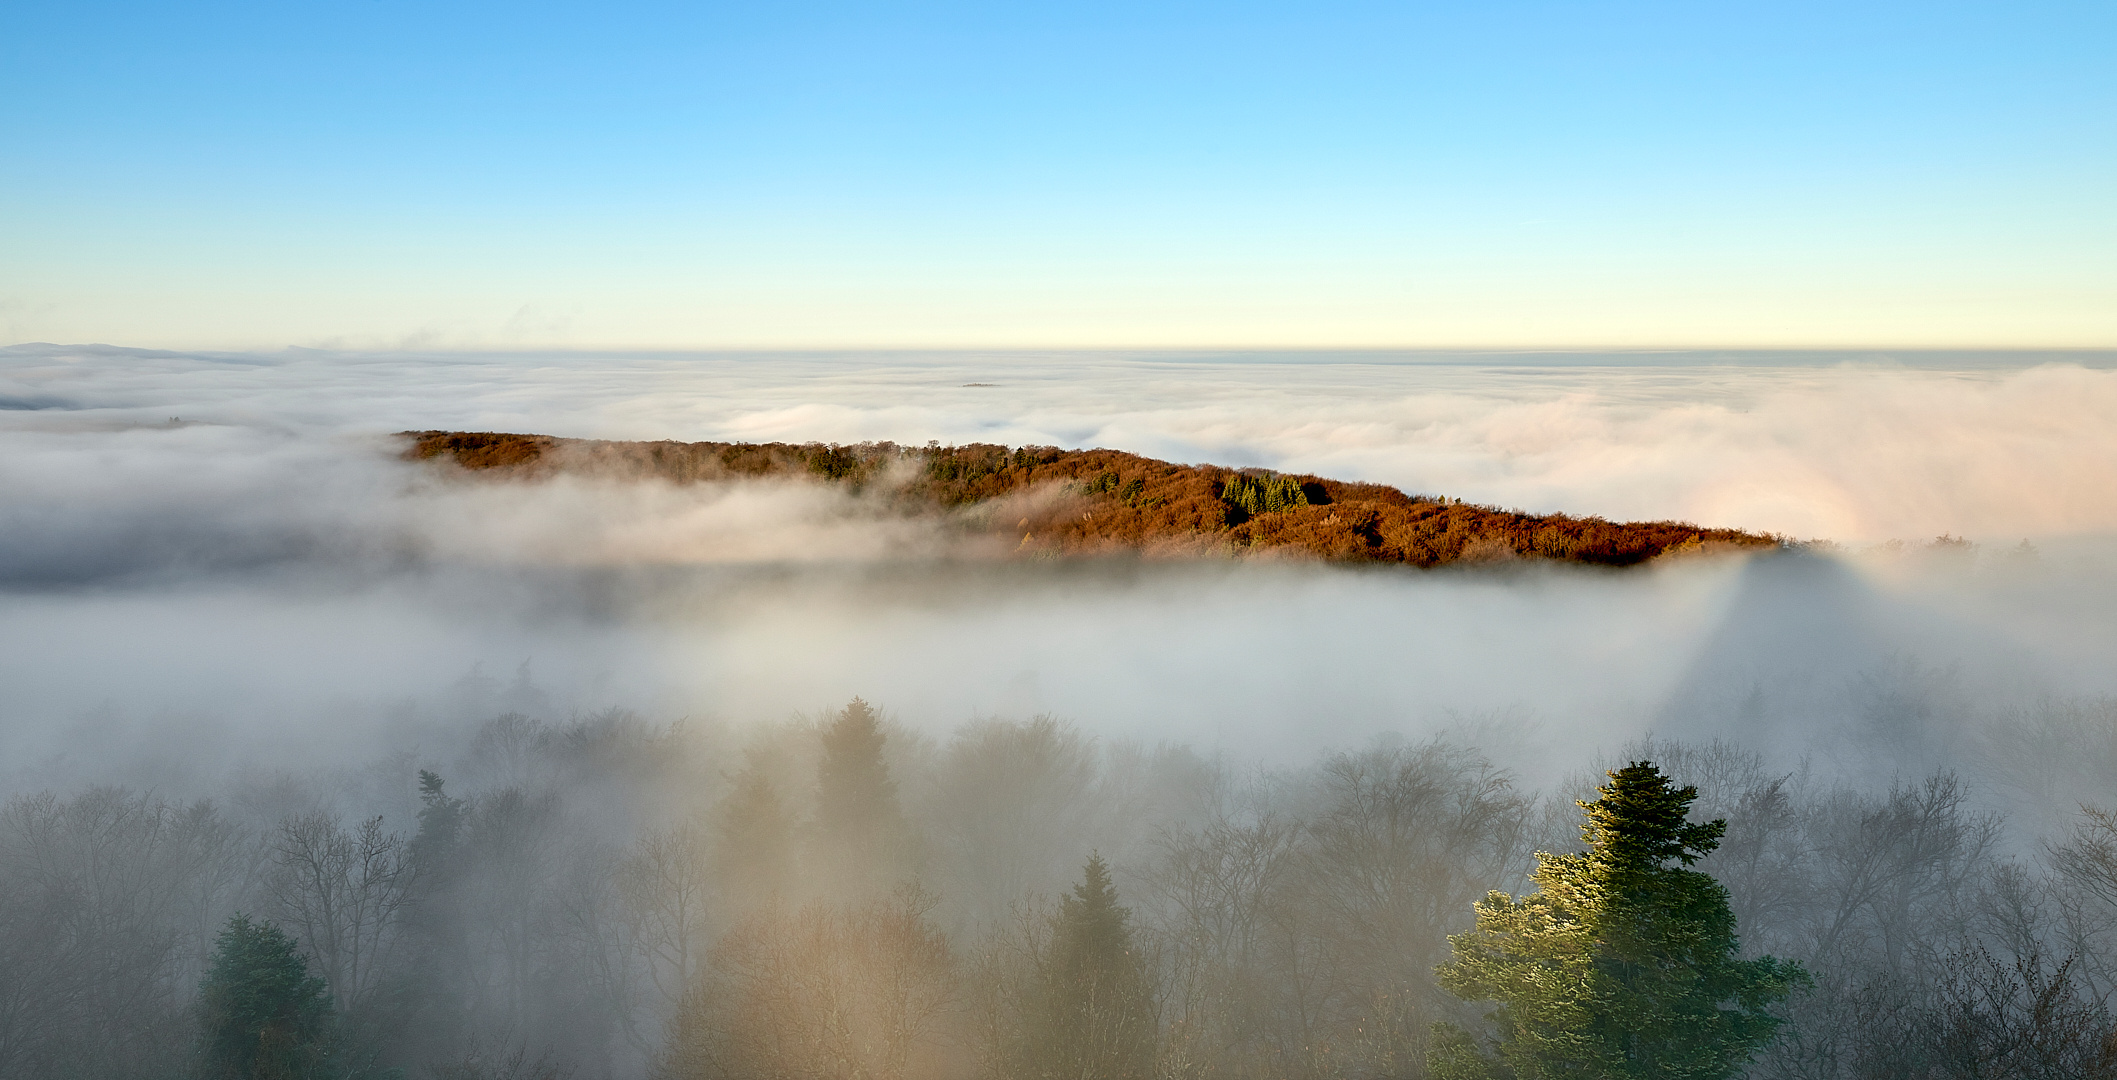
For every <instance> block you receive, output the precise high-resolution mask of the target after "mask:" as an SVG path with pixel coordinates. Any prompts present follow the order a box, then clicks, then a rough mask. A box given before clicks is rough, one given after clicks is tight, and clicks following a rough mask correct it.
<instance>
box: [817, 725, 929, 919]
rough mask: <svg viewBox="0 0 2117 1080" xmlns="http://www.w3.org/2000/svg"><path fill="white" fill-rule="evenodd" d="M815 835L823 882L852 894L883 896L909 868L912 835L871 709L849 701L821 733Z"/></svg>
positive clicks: (882, 736) (885, 738) (882, 739)
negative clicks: (873, 893) (884, 756)
mask: <svg viewBox="0 0 2117 1080" xmlns="http://www.w3.org/2000/svg"><path fill="white" fill-rule="evenodd" d="M822 738H823V759H822V761H821V762H820V763H819V764H818V766H817V770H816V781H817V785H816V786H817V791H816V829H817V834H818V835H817V839H818V842H819V843H818V847H819V851H818V854H819V855H820V856H821V861H822V863H823V865H822V866H821V867H820V869H821V870H822V872H823V877H825V878H826V879H830V880H834V881H835V882H836V883H837V884H838V885H839V886H840V887H841V888H843V889H845V890H848V891H851V892H856V893H857V892H872V891H880V890H886V889H888V888H890V887H893V886H895V885H897V884H898V883H899V882H900V881H901V880H902V879H903V878H904V877H906V876H908V875H909V874H910V873H911V871H912V870H913V865H912V864H913V859H912V844H911V840H910V837H911V830H910V826H909V824H908V823H907V822H906V821H905V818H904V811H903V808H902V807H901V806H900V805H899V804H898V802H897V784H896V781H894V780H892V779H890V775H889V763H888V762H887V761H885V760H883V757H882V750H883V746H884V744H885V742H886V741H887V738H888V737H887V736H886V735H885V734H884V733H883V731H882V719H881V717H880V716H878V715H876V713H875V709H874V707H873V706H871V705H869V704H868V703H867V702H865V701H862V700H861V699H859V698H854V699H853V700H852V701H850V702H848V703H847V704H846V706H845V708H844V709H842V710H840V711H839V712H838V713H837V715H836V716H834V717H832V718H831V722H830V723H829V724H828V725H826V726H825V727H824V729H823V734H822Z"/></svg>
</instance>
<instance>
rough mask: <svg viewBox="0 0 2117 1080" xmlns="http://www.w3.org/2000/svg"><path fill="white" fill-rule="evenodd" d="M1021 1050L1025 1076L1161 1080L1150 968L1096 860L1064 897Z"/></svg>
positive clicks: (1105, 869)
mask: <svg viewBox="0 0 2117 1080" xmlns="http://www.w3.org/2000/svg"><path fill="white" fill-rule="evenodd" d="M1043 960H1044V962H1043V971H1042V976H1043V977H1042V980H1041V981H1042V985H1041V986H1040V987H1038V988H1037V992H1036V993H1035V994H1034V995H1033V997H1032V999H1031V1009H1030V1015H1029V1017H1028V1018H1027V1019H1028V1021H1029V1023H1028V1025H1027V1030H1026V1031H1025V1032H1024V1034H1025V1036H1026V1037H1025V1039H1024V1040H1023V1044H1022V1046H1021V1048H1020V1050H1021V1057H1023V1058H1024V1059H1025V1060H1023V1061H1022V1062H1021V1063H1020V1072H1021V1075H1024V1076H1036V1077H1048V1078H1051V1080H1061V1078H1063V1080H1134V1078H1141V1080H1143V1078H1145V1077H1149V1076H1152V1075H1153V1072H1154V1050H1155V1035H1156V1030H1155V1018H1154V1012H1153V993H1152V989H1151V984H1150V982H1149V979H1148V974H1147V967H1146V963H1145V961H1144V959H1143V958H1142V957H1141V955H1140V951H1139V948H1138V946H1137V944H1136V943H1135V942H1134V941H1133V938H1132V927H1131V912H1130V911H1128V910H1127V909H1125V908H1124V907H1122V906H1120V905H1119V904H1118V902H1117V889H1116V887H1115V886H1114V885H1112V884H1111V881H1110V868H1109V866H1108V865H1107V864H1105V863H1104V862H1103V859H1102V856H1101V855H1090V856H1089V857H1088V865H1087V866H1086V868H1085V869H1084V870H1083V872H1082V875H1081V883H1080V884H1078V885H1076V886H1074V887H1073V894H1072V895H1070V896H1065V897H1061V898H1060V901H1059V911H1058V917H1057V920H1056V921H1055V923H1054V924H1053V926H1052V934H1051V941H1050V944H1049V946H1048V951H1047V952H1046V954H1045V956H1044V958H1043Z"/></svg>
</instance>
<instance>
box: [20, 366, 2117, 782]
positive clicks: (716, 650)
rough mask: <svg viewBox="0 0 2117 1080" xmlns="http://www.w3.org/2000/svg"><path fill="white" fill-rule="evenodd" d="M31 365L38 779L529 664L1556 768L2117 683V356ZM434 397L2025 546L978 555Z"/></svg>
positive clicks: (698, 427) (1233, 747)
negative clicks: (1379, 740)
mask: <svg viewBox="0 0 2117 1080" xmlns="http://www.w3.org/2000/svg"><path fill="white" fill-rule="evenodd" d="M2089 359H2093V358H2089ZM1943 361H1946V362H1943ZM0 380H4V385H0V391H4V396H5V397H7V399H8V401H9V402H10V404H11V406H13V407H11V408H10V409H8V410H6V411H4V412H0V450H4V452H0V485H4V486H5V488H6V490H7V491H8V492H9V497H8V498H7V499H6V500H5V502H4V504H0V539H4V543H0V581H4V584H5V587H6V589H7V593H6V594H5V597H4V599H0V637H4V639H5V648H4V650H0V656H4V657H5V660H4V661H0V664H4V665H5V667H6V669H7V670H6V671H5V673H4V674H5V682H6V685H7V686H8V687H9V693H8V695H7V698H6V701H5V703H4V708H5V709H6V710H7V712H8V713H9V717H8V719H9V723H8V724H7V725H6V727H7V730H9V731H10V732H12V733H13V735H12V739H13V745H11V746H10V748H9V749H10V750H11V751H12V752H13V753H14V755H15V756H14V760H16V761H18V762H33V763H36V764H33V765H32V766H31V767H30V768H29V769H28V770H27V771H26V773H25V775H21V776H18V777H16V778H15V780H16V782H17V783H20V782H24V781H27V780H28V779H30V776H29V775H28V774H36V773H52V775H57V774H61V773H67V772H68V771H70V770H71V771H74V772H78V773H79V774H80V775H82V776H84V777H85V776H90V775H93V774H96V773H97V772H98V770H103V771H113V770H114V771H116V772H120V773H122V772H126V771H127V770H132V771H134V772H139V771H141V770H145V771H146V772H147V773H150V774H151V773H153V771H154V770H157V769H160V770H168V769H171V768H174V767H175V766H173V765H172V761H173V760H176V759H179V758H184V757H186V755H183V754H172V753H169V752H166V751H168V750H169V746H168V745H167V744H166V743H165V741H163V740H166V739H168V738H174V737H176V736H173V735H170V734H169V733H171V732H183V733H184V734H183V735H182V737H181V741H182V742H183V743H184V744H185V745H187V746H191V747H193V748H198V747H203V746H213V747H215V748H216V749H214V750H213V751H212V753H211V754H206V755H203V756H205V757H215V756H218V758H219V759H222V760H225V759H226V758H229V757H239V756H242V755H246V754H248V755H254V756H262V757H265V758H278V759H285V760H300V759H303V758H304V757H305V756H307V755H312V754H314V753H315V752H317V748H318V747H319V746H324V745H329V746H337V747H341V748H342V749H343V752H344V753H346V754H351V755H355V756H357V755H358V754H360V753H365V752H370V751H374V750H376V748H377V747H379V746H380V745H381V744H382V743H384V742H387V741H389V740H390V739H392V738H397V737H399V736H401V735H402V733H403V731H405V730H409V729H407V728H406V725H411V728H418V726H419V725H421V724H439V723H442V722H443V721H445V720H447V719H449V718H450V717H452V716H453V713H452V711H451V710H458V708H459V704H460V703H458V704H451V702H452V701H455V700H456V699H455V698H452V697H451V695H452V694H456V693H457V691H456V690H455V689H451V688H452V687H460V686H461V685H464V680H465V679H466V678H472V680H473V681H475V680H476V678H484V677H497V678H501V679H503V681H504V680H505V679H506V678H509V677H511V676H512V675H513V673H516V672H518V670H519V674H520V677H521V678H523V679H525V680H528V681H530V682H532V683H534V684H535V685H536V687H537V688H538V690H537V692H538V693H540V694H543V695H545V700H546V701H547V702H548V703H549V707H550V708H551V709H552V710H553V711H554V712H556V713H564V712H566V711H568V710H572V711H586V710H593V709H597V708H602V707H606V706H610V705H626V706H631V707H636V708H640V709H642V710H645V711H647V712H650V713H652V714H655V715H661V716H676V715H686V714H689V715H701V716H711V717H714V718H717V719H731V720H740V719H745V718H774V717H779V716H784V715H786V714H787V713H788V712H789V711H790V710H794V709H812V708H817V707H821V706H822V705H824V704H826V703H828V702H832V701H842V700H843V699H844V698H846V697H849V696H851V695H852V694H856V693H857V694H864V695H867V696H868V697H870V698H873V699H877V700H881V701H883V702H885V703H887V704H889V705H890V706H891V707H892V708H894V709H896V710H897V711H898V712H899V714H900V715H902V716H903V717H905V718H907V720H910V721H916V722H917V723H920V724H925V725H927V726H929V727H931V728H932V729H933V730H936V731H940V730H945V729H947V728H948V727H951V726H952V725H954V724H956V723H959V722H961V721H963V720H966V719H969V718H971V717H973V716H977V715H995V714H1004V715H1017V716H1021V715H1028V714H1031V713H1035V712H1044V711H1049V712H1054V713H1058V714H1061V715H1064V716H1068V717H1071V718H1074V719H1076V720H1077V721H1078V722H1080V723H1081V724H1082V725H1083V726H1084V727H1085V728H1086V729H1088V730H1090V731H1092V732H1097V733H1100V734H1103V735H1106V736H1109V737H1128V738H1144V739H1148V740H1159V739H1172V740H1180V741H1186V742H1190V743H1193V744H1195V745H1197V746H1199V747H1201V748H1206V749H1214V750H1219V751H1222V752H1225V753H1231V754H1235V755H1236V756H1238V757H1244V758H1249V757H1258V758H1263V759H1272V760H1284V759H1293V758H1298V757H1302V756H1305V755H1306V754H1307V753H1308V752H1310V750H1312V749H1313V748H1314V747H1315V746H1317V745H1322V744H1329V745H1345V744H1350V743H1353V742H1357V741H1358V740H1361V739H1364V738H1367V737H1370V736H1372V735H1374V734H1376V733H1380V732H1389V731H1396V732H1406V731H1431V730H1439V729H1442V728H1446V727H1450V726H1456V727H1463V726H1466V725H1467V726H1469V727H1471V728H1479V727H1480V726H1482V728H1483V729H1491V730H1501V729H1504V730H1505V731H1507V732H1511V733H1512V734H1510V735H1507V736H1506V738H1505V739H1504V740H1502V741H1520V740H1522V739H1524V738H1526V737H1527V733H1528V732H1530V731H1534V732H1536V733H1537V734H1536V735H1535V736H1534V741H1535V744H1536V745H1537V746H1539V747H1540V748H1541V751H1546V752H1548V753H1547V754H1545V755H1544V756H1548V757H1550V758H1552V759H1553V760H1556V759H1558V758H1560V757H1566V758H1577V757H1578V756H1579V755H1581V754H1586V753H1590V752H1592V750H1593V748H1594V747H1597V746H1604V745H1613V744H1614V742H1616V741H1621V740H1622V739H1624V738H1629V737H1633V736H1635V735H1637V734H1639V733H1642V732H1644V731H1648V730H1662V731H1689V732H1690V733H1693V734H1700V733H1703V734H1712V733H1715V732H1721V731H1725V730H1727V728H1726V725H1727V724H1729V723H1733V722H1734V719H1731V718H1746V719H1742V720H1741V723H1742V724H1743V725H1745V728H1746V730H1743V731H1742V732H1741V734H1742V735H1743V736H1744V737H1745V738H1748V739H1752V740H1755V741H1758V742H1762V743H1772V744H1783V745H1785V746H1786V747H1787V748H1788V752H1790V753H1791V752H1794V748H1796V747H1800V746H1807V745H1809V744H1810V743H1812V742H1813V741H1814V740H1815V739H1817V738H1820V737H1825V736H1828V735H1829V733H1830V730H1831V728H1832V725H1833V724H1836V723H1839V722H1840V721H1845V720H1846V718H1847V717H1848V716H1849V713H1848V710H1856V708H1857V706H1856V704H1853V703H1850V702H1852V698H1850V697H1848V696H1847V695H1848V693H1849V692H1850V691H1848V689H1847V688H1848V687H1850V686H1852V685H1853V684H1854V683H1855V682H1856V681H1857V680H1858V679H1859V678H1861V677H1863V673H1871V672H1872V671H1875V670H1881V669H1882V668H1885V667H1887V666H1888V665H1890V664H1901V663H1905V662H1912V663H1917V664H1922V665H1925V667H1924V668H1923V669H1922V670H1927V671H1944V672H1950V673H1952V674H1950V675H1949V676H1948V677H1949V678H1951V679H1954V680H1956V683H1955V684H1954V685H1958V686H1959V688H1960V690H1961V692H1962V693H1963V694H1966V695H1971V696H1977V697H1979V700H1990V701H1994V702H1997V701H1999V700H2001V699H2002V698H2005V699H2008V700H2018V699H2026V698H2029V697H2034V696H2036V695H2039V694H2042V695H2051V694H2058V695H2076V696H2077V695H2092V694H2098V693H2108V692H2111V691H2112V690H2117V686H2113V685H2111V683H2110V680H2109V677H2108V676H2107V675H2106V674H2104V673H2103V671H2104V667H2105V665H2104V664H2102V658H2105V657H2106V656H2107V655H2108V652H2109V649H2110V647H2112V646H2117V617H2113V616H2111V615H2110V614H2109V613H2110V612H2111V611H2117V603H2111V602H2109V601H2110V600H2112V599H2117V597H2113V596H2112V592H2111V588H2110V586H2109V585H2108V584H2107V583H2108V582H2109V581H2111V580H2112V576H2111V574H2110V570H2111V569H2112V567H2111V563H2110V550H2109V548H2108V546H2107V545H2106V544H2105V543H2104V542H2103V541H2102V540H2100V539H2098V536H2099V535H2101V534H2106V533H2109V532H2112V531H2117V501H2113V500H2111V499H2109V498H2108V496H2107V492H2106V491H2105V490H2103V486H2102V485H2101V483H2100V480H2101V478H2106V477H2107V476H2109V475H2113V474H2117V435H2113V434H2112V433H2111V429H2110V427H2109V425H2108V424H2107V423H2104V422H2102V418H2103V417H2105V416H2107V415H2108V414H2109V412H2110V411H2111V409H2112V408H2117V372H2112V371H2109V370H2105V369H2103V368H2099V367H2093V366H2086V365H2084V364H2081V363H2046V364H2039V365H2035V366H2022V365H2020V364H2005V363H1999V362H1997V361H1990V360H1988V361H1983V362H1973V361H1972V360H1969V359H1965V358H1959V357H1958V358H1940V359H1934V358H1928V363H1927V364H1926V366H1909V365H1905V364H1895V365H1886V364H1880V363H1876V362H1868V363H1864V364H1844V363H1838V362H1835V358H1828V357H1822V358H1818V357H1799V356H1797V357H1778V358H1750V359H1748V360H1745V361H1742V362H1735V361H1729V360H1720V359H1712V358H1689V359H1685V358H1667V357H1659V358H1655V357H1646V358H1613V357H1492V356H1483V357H1468V358H1455V359H1453V360H1450V359H1448V358H1436V357H1411V358H1399V359H1398V360H1397V361H1395V362H1384V361H1383V360H1382V359H1379V358H1372V357H1367V358H1354V357H1326V358H1308V359H1300V358H1286V357H1222V358H1217V359H1216V358H1180V357H1150V358H1126V357H1118V356H1110V355H1102V354H1090V355H1050V356H1026V355H1007V356H975V355H961V354H951V355H940V356H906V355H876V356H799V357H737V356H703V357H673V356H655V357H644V358H641V357H635V358H616V359H596V358H576V357H537V356H470V357H464V356H441V357H404V356H326V355H320V354H287V355H278V356H269V357H257V356H234V357H228V356H206V357H200V356H185V355H176V354H162V353H141V352H129V351H117V350H106V349H93V348H70V349H69V348H57V347H25V348H17V349H14V350H11V351H9V352H8V353H7V354H6V359H5V364H4V367H0ZM974 382H983V383H992V384H995V385H991V386H966V385H964V384H966V383H974ZM430 427H450V428H468V429H481V428H482V429H506V430H520V431H538V432H548V433H554V434H564V435H589V436H607V437H625V438H655V437H673V438H686V439H689V438H720V439H729V438H738V439H758V440H767V439H796V440H798V439H824V440H836V441H853V440H860V439H880V438H893V439H897V440H899V441H904V442H918V441H923V440H924V439H928V438H932V439H941V440H946V441H969V440H985V441H994V442H1007V443H1032V442H1033V443H1053V444H1059V445H1069V446H1090V445H1102V446H1115V447H1121V448H1125V449H1130V450H1135V451H1139V452H1142V453H1147V454H1151V455H1156V456H1161V457H1165V458H1171V459H1176V460H1210V461H1219V462H1228V463H1236V464H1260V465H1267V466H1274V467H1280V468H1289V469H1303V470H1312V471H1315V472H1318V473H1322V474H1326V475H1333V476H1341V477H1347V478H1361V479H1376V480H1385V481H1388V482H1391V483H1395V484H1400V485H1402V486H1404V487H1407V488H1409V489H1412V490H1418V491H1427V492H1437V493H1449V494H1458V495H1463V496H1467V497H1469V498H1472V499H1479V500H1484V501H1489V502H1494V503H1500V504H1515V505H1522V506H1525V507H1529V508H1534V509H1545V510H1550V509H1562V510H1568V511H1573V512H1582V513H1601V514H1605V515H1608V516H1612V517H1620V518H1627V517H1629V518H1640V517H1678V518H1691V519H1695V520H1699V521H1701V522H1710V523H1713V524H1728V525H1740V526H1746V527H1751V528H1769V529H1777V530H1781V531H1784V532H1788V533H1792V534H1795V535H1800V536H1813V535H1821V536H1827V537H1836V538H1839V539H1842V540H1846V541H1849V542H1852V544H1853V548H1854V549H1855V550H1857V549H1859V548H1860V545H1861V542H1864V541H1873V540H1879V539H1881V538H1884V537H1887V536H1892V535H1902V536H1910V537H1930V536H1933V535H1935V534H1939V533H1944V532H1945V533H1953V534H1957V535H1968V536H1971V537H1975V538H1978V539H1980V540H1983V541H1985V543H1984V546H1983V547H1982V548H1981V549H1979V550H1977V551H1971V552H1968V553H1964V552H1961V551H1959V550H1957V549H1954V548H1946V549H1934V550H1927V549H1923V548H1919V547H1918V546H1917V545H1913V546H1912V547H1911V548H1909V549H1906V550H1904V551H1892V550H1891V549H1874V550H1872V551H1870V552H1869V553H1868V554H1867V555H1864V556H1861V557H1859V558H1856V559H1854V560H1852V561H1850V562H1844V561H1837V560H1832V559H1827V558H1820V557H1801V558H1793V559H1786V558H1782V559H1778V560H1767V561H1764V562H1750V563H1743V562H1736V561H1712V560H1706V561H1700V562H1695V563H1678V564H1671V565H1668V566H1663V567H1660V568H1654V569H1648V570H1645V571H1639V572H1632V573H1624V574H1610V573H1600V572H1586V571H1579V570H1574V569H1566V568H1542V569H1537V568H1528V569H1517V570H1515V571H1512V572H1499V573H1433V574H1416V573H1397V572H1376V571H1360V572H1353V571H1343V570H1334V569H1330V568H1325V567H1316V566H1285V565H1281V566H1268V565H1240V564H1210V565H1204V566H1179V565H1173V564H1171V565H1157V564H1143V565H1133V566H1117V567H1113V566H1065V565H1052V564H1037V565H1021V564H1008V565H998V564H987V563H970V564H965V563H959V562H949V561H939V562H937V561H934V556H936V555H937V554H944V553H946V551H947V549H946V543H947V541H946V540H945V538H943V537H941V536H939V535H938V534H936V533H934V532H933V531H932V529H933V527H932V526H930V525H923V524H918V523H910V522H905V521H901V520H888V519H885V518H882V517H879V516H878V515H876V514H875V513H873V512H871V511H870V510H869V509H868V508H866V507H863V506H862V505H860V504H859V503H858V502H857V501H856V500H853V499H849V498H847V497H846V496H844V495H842V494H840V493H837V492H834V491H831V490H827V489H823V488H818V487H810V486H806V485H796V486H756V485H734V486H711V485H702V486H696V487H690V488H670V487H666V486H661V485H607V484H598V483H592V482H587V481H581V480H574V479H565V480H561V481H557V482H552V483H545V484H537V485H515V484H509V485H489V484H476V483H462V482H454V481H450V480H448V479H447V478H445V477H442V476H440V475H438V474H436V473H435V472H434V471H432V470H430V469H427V468H425V467H423V466H417V465H413V464H409V463H405V462H402V461H399V460H397V459H396V458H395V456H394V449H395V444H394V443H393V442H392V441H391V440H390V439H389V438H388V436H387V433H388V432H390V431H393V430H399V429H404V428H430ZM2023 536H2033V537H2036V538H2037V540H2038V547H2037V549H2036V550H2035V551H2033V552H2016V551H2015V550H2014V547H2015V545H2016V543H2017V542H2018V541H2019V540H2020V539H2021V538H2022V537H2023ZM524 665H526V666H524ZM473 672H481V673H483V674H481V675H477V676H475V677H473V676H472V675H471V673H473ZM1753 689H1754V690H1755V691H1756V693H1758V694H1762V695H1763V698H1762V699H1759V700H1764V701H1765V702H1766V704H1765V705H1761V706H1760V705H1757V704H1756V703H1755V702H1754V701H1751V703H1750V704H1748V705H1745V704H1744V701H1746V700H1749V699H1750V698H1751V697H1754V696H1755V695H1754V694H1752V690H1753ZM464 707H467V706H464ZM1995 707H1997V706H1995ZM1745 709H1747V710H1748V711H1747V712H1745V711H1744V710H1745ZM459 711H460V710H459ZM392 725H395V726H394V727H393V726H392ZM1495 725H1497V727H1495ZM391 732H394V733H395V734H391ZM157 733H159V734H157ZM91 744H93V745H96V746H97V747H98V752H99V753H104V754H107V755H108V758H109V759H108V760H105V761H101V762H92V761H88V760H85V759H84V758H83V757H82V754H83V753H84V749H83V748H84V746H87V745H91ZM1524 764H1525V766H1531V767H1540V766H1537V765H1536V763H1534V762H1525V763H1524ZM53 770H56V772H52V771H53ZM177 771H179V772H181V771H182V769H178V770H177Z"/></svg>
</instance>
